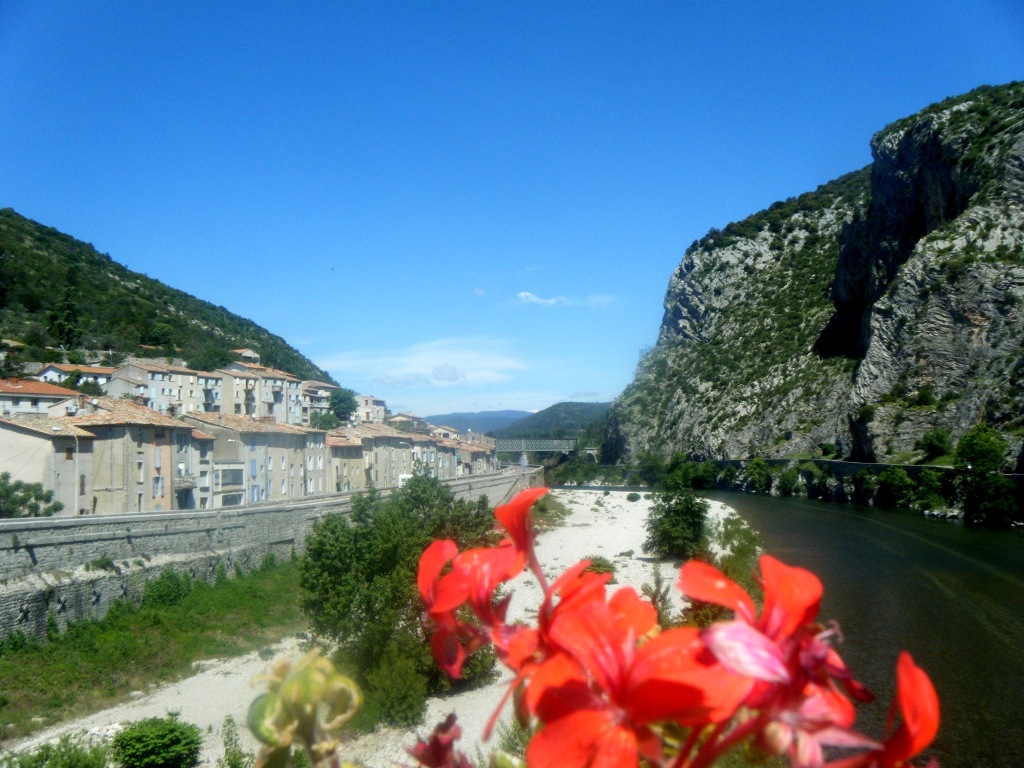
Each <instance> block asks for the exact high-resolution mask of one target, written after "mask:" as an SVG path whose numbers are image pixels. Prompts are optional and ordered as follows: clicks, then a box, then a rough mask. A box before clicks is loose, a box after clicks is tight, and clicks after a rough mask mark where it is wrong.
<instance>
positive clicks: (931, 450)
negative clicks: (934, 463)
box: [914, 427, 953, 461]
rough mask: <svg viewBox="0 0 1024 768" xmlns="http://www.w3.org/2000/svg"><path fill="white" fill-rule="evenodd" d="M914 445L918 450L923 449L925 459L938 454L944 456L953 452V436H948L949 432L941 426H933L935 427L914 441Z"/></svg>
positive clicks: (928, 459) (936, 456)
mask: <svg viewBox="0 0 1024 768" xmlns="http://www.w3.org/2000/svg"><path fill="white" fill-rule="evenodd" d="M914 447H915V448H916V449H917V450H919V451H924V459H925V461H930V460H932V459H937V458H938V457H939V456H946V455H948V454H951V453H952V452H953V438H951V437H950V436H949V432H947V431H946V430H944V429H943V428H942V427H935V429H929V430H928V431H927V432H925V433H924V434H923V435H921V437H919V438H918V439H917V442H915V443H914Z"/></svg>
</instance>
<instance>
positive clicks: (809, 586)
mask: <svg viewBox="0 0 1024 768" xmlns="http://www.w3.org/2000/svg"><path fill="white" fill-rule="evenodd" d="M760 564H761V577H762V582H763V584H764V608H763V609H762V610H761V619H760V621H759V622H758V628H759V629H760V630H761V631H762V632H764V633H765V634H766V635H768V636H769V637H770V638H772V639H773V640H783V639H785V638H788V637H790V636H792V634H793V633H794V632H795V631H796V629H797V628H798V627H802V626H804V625H805V624H807V623H809V622H811V621H813V620H814V617H815V616H817V615H818V606H819V604H820V602H821V593H822V587H821V581H820V580H819V579H818V577H817V576H815V575H814V574H813V573H811V572H810V571H806V570H804V569H803V568H795V567H792V566H789V565H785V564H784V563H782V562H780V561H778V560H776V559H775V558H774V557H772V556H771V555H761V560H760Z"/></svg>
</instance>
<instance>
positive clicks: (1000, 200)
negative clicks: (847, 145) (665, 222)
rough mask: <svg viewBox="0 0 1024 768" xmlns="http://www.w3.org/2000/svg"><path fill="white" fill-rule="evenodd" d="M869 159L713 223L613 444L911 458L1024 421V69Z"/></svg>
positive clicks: (935, 109)
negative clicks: (929, 436) (1022, 77)
mask: <svg viewBox="0 0 1024 768" xmlns="http://www.w3.org/2000/svg"><path fill="white" fill-rule="evenodd" d="M871 147H872V153H873V158H874V159H873V162H872V164H871V165H870V166H869V167H868V168H865V169H862V170H860V171H856V172H854V173H851V174H849V175H847V176H844V177H842V178H840V179H837V180H835V181H832V182H830V183H828V184H825V185H823V186H821V187H819V188H818V189H817V190H816V191H815V192H811V193H807V194H804V195H801V196H800V197H797V198H794V199H790V200H787V201H785V202H780V203H775V204H774V205H772V206H771V207H769V208H768V209H767V210H765V211H761V212H760V213H757V214H755V215H753V216H751V217H750V218H748V219H746V220H744V221H742V222H737V223H733V224H729V225H728V226H726V227H725V228H724V229H723V230H721V231H719V230H712V231H711V232H709V233H708V235H706V236H705V237H704V238H702V239H701V240H699V241H697V242H694V243H693V244H692V245H691V246H690V247H689V248H688V249H687V251H686V253H685V255H684V257H683V261H682V263H681V264H680V265H679V267H678V268H677V269H676V271H675V273H674V274H673V275H672V278H671V280H670V281H669V287H668V291H667V293H666V296H665V314H664V318H663V320H662V325H661V330H660V333H659V337H658V343H657V345H656V346H655V347H654V348H653V349H652V350H651V351H650V352H649V353H648V354H647V355H645V357H644V359H643V360H642V361H641V363H640V365H639V366H638V368H637V372H636V376H635V379H634V381H633V382H632V384H630V385H629V386H628V387H627V388H626V390H625V391H624V392H623V394H622V395H621V396H620V397H619V398H618V399H617V400H616V401H615V403H614V404H613V406H612V409H611V412H610V415H609V421H608V433H607V440H606V446H607V452H608V453H609V454H610V455H611V456H612V457H615V458H628V457H630V456H631V455H635V454H637V453H639V452H642V451H647V450H650V451H655V452H657V453H660V454H663V455H664V454H669V453H671V452H674V451H683V452H686V453H690V454H693V455H695V456H698V457H714V458H737V457H744V456H748V455H751V454H755V453H756V454H762V455H767V456H777V457H784V456H805V455H819V454H820V453H821V452H822V451H823V450H824V452H825V453H832V452H833V451H834V452H835V453H836V454H838V455H840V456H849V457H853V458H858V459H867V460H878V461H883V460H894V459H901V460H912V459H913V458H915V455H914V450H915V449H914V444H915V442H916V441H917V440H918V439H919V438H920V437H921V435H922V434H924V433H925V432H926V431H928V430H930V429H933V428H935V427H942V428H944V429H946V430H948V431H949V432H950V434H951V435H952V437H953V438H954V439H956V438H957V437H959V435H960V434H962V433H963V432H964V431H965V430H966V429H967V428H969V427H970V426H971V425H972V424H974V423H976V422H978V421H981V420H983V421H986V422H988V423H990V424H992V425H993V426H995V427H997V428H998V429H1000V430H1001V431H1002V432H1003V433H1004V434H1005V436H1006V437H1007V438H1008V441H1009V442H1010V444H1011V445H1014V446H1015V451H1019V449H1020V446H1021V442H1022V440H1021V436H1022V435H1024V407H1022V405H1024V348H1022V342H1024V334H1022V331H1024V327H1022V326H1024V316H1022V312H1021V306H1022V303H1024V83H1011V84H1010V85H1006V86H1000V87H984V88H979V89H977V90H975V91H972V92H971V93H969V94H966V95H965V96H961V97H957V98H954V99H949V100H947V101H944V102H942V103H940V104H936V105H934V106H932V107H929V108H928V109H926V110H924V111H922V112H921V113H918V114H917V115H913V116H911V117H908V118H905V119H903V120H900V121H898V122H896V123H894V124H893V125H890V126H888V127H887V128H885V129H883V130H882V131H881V132H879V133H878V134H876V135H875V137H874V138H873V139H872V142H871Z"/></svg>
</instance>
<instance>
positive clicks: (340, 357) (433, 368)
mask: <svg viewBox="0 0 1024 768" xmlns="http://www.w3.org/2000/svg"><path fill="white" fill-rule="evenodd" d="M507 347H508V343H507V342H506V341H504V340H502V339H495V338H488V337H465V338H454V339H437V340H435V341H430V342H426V343H423V344H414V345H412V346H410V347H407V348H405V349H394V350H359V351H354V352H340V353H338V354H335V355H331V356H328V357H325V358H323V359H321V360H318V361H317V365H319V366H320V367H321V368H324V369H326V370H328V371H330V372H331V373H332V374H335V375H336V376H337V377H338V378H339V379H342V380H345V379H350V378H355V377H358V378H359V379H361V380H363V381H365V382H368V383H371V384H380V385H382V386H386V387H393V388H395V389H408V388H411V387H447V386H452V385H455V384H469V385H479V384H492V383H495V382H500V381H505V380H507V379H509V378H510V377H511V376H512V374H513V373H514V372H516V371H523V370H526V368H527V366H526V364H525V363H524V362H523V361H522V360H520V359H519V358H518V357H516V356H514V355H512V354H510V353H508V352H505V351H503V350H504V349H506V348H507Z"/></svg>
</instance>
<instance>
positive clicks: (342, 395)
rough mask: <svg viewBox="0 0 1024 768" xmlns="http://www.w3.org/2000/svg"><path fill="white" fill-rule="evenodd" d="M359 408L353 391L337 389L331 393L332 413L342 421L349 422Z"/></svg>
mask: <svg viewBox="0 0 1024 768" xmlns="http://www.w3.org/2000/svg"><path fill="white" fill-rule="evenodd" d="M358 407H359V404H358V403H356V393H355V392H353V391H352V390H351V389H335V390H334V391H332V392H331V413H333V414H334V415H335V416H336V417H338V419H340V420H341V421H348V420H349V418H350V417H351V416H352V414H353V413H355V412H356V408H358Z"/></svg>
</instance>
